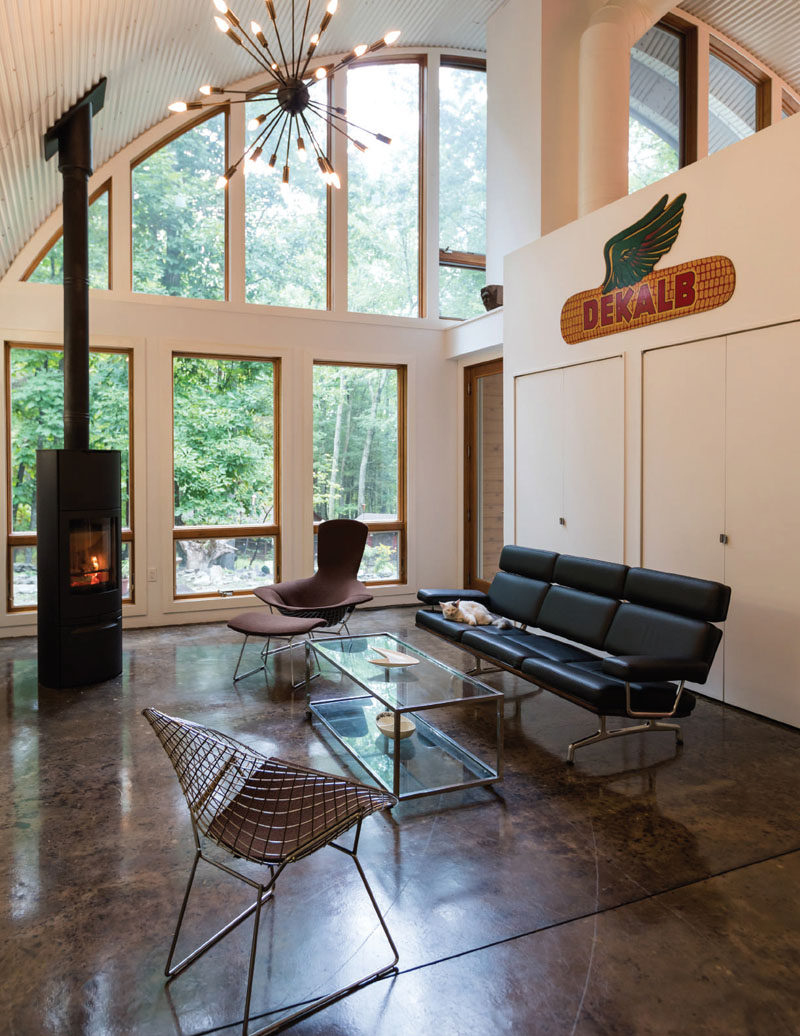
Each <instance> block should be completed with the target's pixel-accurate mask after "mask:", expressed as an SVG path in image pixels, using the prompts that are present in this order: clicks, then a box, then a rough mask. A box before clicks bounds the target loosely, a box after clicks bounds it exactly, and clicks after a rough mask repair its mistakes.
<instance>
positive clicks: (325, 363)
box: [312, 359, 408, 586]
mask: <svg viewBox="0 0 800 1036" xmlns="http://www.w3.org/2000/svg"><path fill="white" fill-rule="evenodd" d="M314 366H315V367H356V368H359V369H362V370H393V371H396V372H397V518H396V519H395V520H394V521H391V522H365V523H364V524H365V525H366V526H367V528H368V529H369V531H370V532H397V533H398V537H397V552H398V564H397V570H398V571H397V579H374V580H370V581H369V582H366V583H365V584H364V585H365V586H402V585H405V584H406V583H407V582H408V577H407V560H408V549H407V535H408V521H407V515H406V470H407V469H406V462H407V449H408V445H407V413H408V405H407V404H408V366H407V364H404V363H362V362H358V361H355V360H353V361H350V360H343V361H338V360H327V359H326V360H314ZM312 396H313V388H312ZM312 477H313V462H312ZM321 524H322V522H316V521H315V522H314V534H315V535H316V532H317V529H318V528H319V526H320V525H321Z"/></svg>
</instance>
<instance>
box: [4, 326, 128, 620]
mask: <svg viewBox="0 0 800 1036" xmlns="http://www.w3.org/2000/svg"><path fill="white" fill-rule="evenodd" d="M6 370H7V378H8V399H9V401H10V431H11V438H10V446H9V470H8V475H7V485H8V493H9V499H10V508H9V530H8V546H9V558H8V561H9V572H10V579H9V590H10V600H9V606H10V607H11V608H32V607H35V606H36V451H37V450H57V449H62V448H63V446H64V354H63V351H62V350H61V349H51V348H48V349H44V348H35V347H30V346H19V345H13V346H10V347H9V348H8V354H7V364H6ZM89 400H90V402H89V428H90V440H89V446H90V448H91V449H93V450H119V451H120V452H121V454H122V486H121V488H122V526H123V533H122V538H123V545H122V548H123V549H122V594H123V599H125V600H131V599H132V565H131V560H132V557H131V555H132V549H133V533H132V530H131V517H130V490H131V486H130V412H131V411H130V356H129V353H127V352H106V351H101V350H97V349H92V350H91V352H90V354H89Z"/></svg>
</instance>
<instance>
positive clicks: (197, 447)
mask: <svg viewBox="0 0 800 1036" xmlns="http://www.w3.org/2000/svg"><path fill="white" fill-rule="evenodd" d="M276 368H277V363H276V361H272V360H244V359H227V358H221V357H211V356H186V355H175V356H173V456H174V461H173V488H174V531H173V538H174V541H175V595H176V597H187V596H207V595H210V594H216V593H218V592H224V593H227V592H229V591H230V592H234V593H246V592H249V591H250V590H252V589H253V588H254V587H256V586H262V585H264V584H265V583H272V582H274V581H275V579H276V578H277V564H278V550H277V546H278V534H279V530H278V518H277V490H276V458H277V447H276V429H277V420H276V408H277V407H276Z"/></svg>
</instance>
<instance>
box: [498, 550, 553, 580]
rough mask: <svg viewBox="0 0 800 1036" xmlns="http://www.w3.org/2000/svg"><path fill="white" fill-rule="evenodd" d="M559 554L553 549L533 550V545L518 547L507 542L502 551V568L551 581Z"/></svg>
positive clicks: (532, 577) (505, 570) (531, 577)
mask: <svg viewBox="0 0 800 1036" xmlns="http://www.w3.org/2000/svg"><path fill="white" fill-rule="evenodd" d="M557 557H558V554H556V553H554V552H553V551H552V550H533V549H532V548H531V547H517V546H515V545H514V544H506V546H505V547H503V549H502V550H501V551H500V568H501V569H502V570H503V571H504V572H513V573H516V574H517V575H520V576H528V577H529V578H530V579H543V580H544V581H545V582H546V583H549V582H550V580H551V579H552V578H553V566H554V565H555V561H556V558H557Z"/></svg>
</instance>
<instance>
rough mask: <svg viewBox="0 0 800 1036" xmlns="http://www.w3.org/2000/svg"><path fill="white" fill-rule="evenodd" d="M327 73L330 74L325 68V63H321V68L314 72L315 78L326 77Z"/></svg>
mask: <svg viewBox="0 0 800 1036" xmlns="http://www.w3.org/2000/svg"><path fill="white" fill-rule="evenodd" d="M327 74H328V70H327V68H325V66H324V65H320V66H319V68H318V69H317V70H316V72H315V73H314V78H315V79H324V78H325V76H327Z"/></svg>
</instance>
